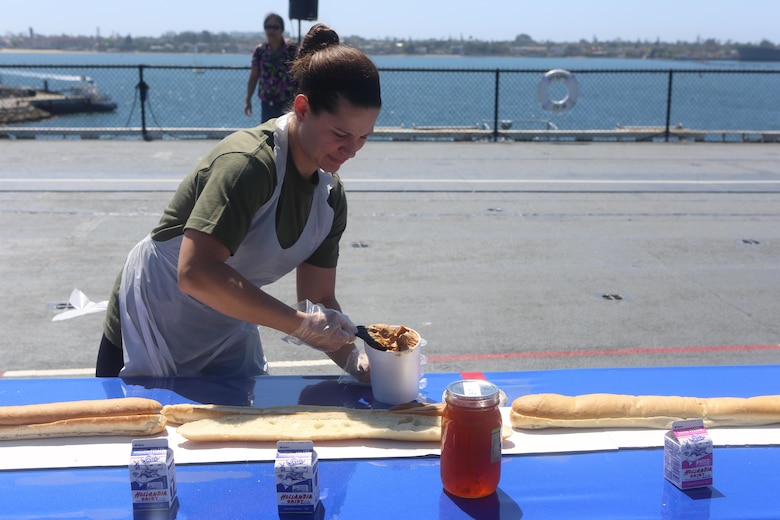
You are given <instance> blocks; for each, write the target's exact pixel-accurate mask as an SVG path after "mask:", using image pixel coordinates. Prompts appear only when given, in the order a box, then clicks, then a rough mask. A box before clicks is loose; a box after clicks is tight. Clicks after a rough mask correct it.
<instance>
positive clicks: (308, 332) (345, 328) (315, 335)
mask: <svg viewBox="0 0 780 520" xmlns="http://www.w3.org/2000/svg"><path fill="white" fill-rule="evenodd" d="M298 309H299V310H300V311H302V312H304V313H306V318H305V319H304V320H303V323H302V324H301V326H300V327H298V329H297V330H296V331H294V332H293V333H292V334H290V336H287V337H286V338H284V339H285V341H292V342H293V343H298V344H300V343H305V344H307V345H308V346H310V347H312V348H314V349H316V350H320V351H322V352H333V351H335V350H338V349H340V348H341V347H343V346H344V345H346V344H347V343H353V342H354V341H355V332H357V327H355V324H354V323H352V322H351V321H350V319H349V318H348V317H347V315H346V314H342V313H340V312H339V311H336V310H333V309H326V308H325V307H323V306H322V305H320V304H319V303H317V304H314V303H312V302H310V301H309V300H306V301H303V302H300V303H299V304H298Z"/></svg>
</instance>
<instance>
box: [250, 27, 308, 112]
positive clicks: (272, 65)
mask: <svg viewBox="0 0 780 520" xmlns="http://www.w3.org/2000/svg"><path fill="white" fill-rule="evenodd" d="M297 55H298V46H297V45H293V44H288V43H287V42H286V41H284V40H282V45H281V47H279V48H278V49H277V50H276V51H272V50H271V46H270V45H268V44H267V43H261V44H259V45H258V46H257V47H255V50H254V52H252V66H253V67H258V68H259V69H260V76H259V77H258V81H257V95H258V97H259V98H260V99H261V100H263V101H273V102H277V101H287V100H288V99H290V98H291V97H293V95H295V88H296V87H295V80H294V79H293V78H292V76H291V75H290V64H291V63H292V62H293V61H294V60H295V57H296V56H297Z"/></svg>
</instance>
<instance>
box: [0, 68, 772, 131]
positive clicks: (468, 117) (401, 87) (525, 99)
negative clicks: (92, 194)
mask: <svg viewBox="0 0 780 520" xmlns="http://www.w3.org/2000/svg"><path fill="white" fill-rule="evenodd" d="M248 73H249V68H248V67H224V66H219V67H215V66H205V67H200V66H148V65H123V66H122V65H112V66H98V65H93V66H80V65H72V66H61V65H58V66H45V65H43V66H42V65H35V66H26V65H0V135H2V136H5V137H9V138H46V137H49V138H53V137H81V138H145V139H166V138H220V137H223V136H224V135H226V134H228V133H230V132H232V131H234V130H236V129H239V128H245V127H249V126H254V125H256V124H258V123H259V122H260V121H259V114H260V102H259V100H258V99H257V97H256V96H255V97H254V103H253V104H254V115H253V116H252V117H247V116H246V115H245V114H244V99H245V96H246V81H247V77H248ZM380 75H381V78H382V97H383V108H382V112H381V115H380V117H379V120H378V121H377V126H376V133H375V134H374V135H373V137H372V138H373V139H388V140H390V139H392V140H515V141H529V140H587V141H594V140H647V141H655V140H682V139H685V140H694V141H762V142H765V141H780V71H775V70H721V69H718V70H706V69H701V70H700V69H693V70H685V69H670V70H659V69H652V70H619V69H616V70H588V69H582V70H569V71H547V70H504V69H411V68H380ZM84 86H88V87H89V89H84V88H83V87H84ZM74 87H80V88H81V90H79V89H78V88H74ZM96 91H97V92H99V94H100V95H102V96H106V97H107V98H108V99H107V100H106V99H103V102H104V105H100V104H99V103H98V102H97V101H95V102H94V103H92V104H90V103H89V101H88V100H85V99H83V98H85V97H88V95H87V92H89V93H90V94H89V95H90V96H91V95H95V93H96ZM79 92H80V93H81V94H80V95H81V98H82V99H81V102H82V103H81V107H80V108H81V111H77V110H76V109H75V108H73V107H74V106H77V103H78V102H79V99H78V95H79ZM101 99H102V98H101ZM47 100H48V101H49V103H48V104H47V103H46V101H47ZM52 100H54V101H52ZM57 100H59V101H57ZM68 100H69V101H68ZM66 103H70V104H71V108H73V113H62V112H57V110H62V108H61V107H62V106H65V104H66ZM58 104H59V106H60V109H57V105H58ZM111 105H113V107H112V108H111Z"/></svg>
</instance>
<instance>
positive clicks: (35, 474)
mask: <svg viewBox="0 0 780 520" xmlns="http://www.w3.org/2000/svg"><path fill="white" fill-rule="evenodd" d="M484 375H485V377H486V378H487V379H489V380H490V381H492V382H494V383H496V384H497V385H498V386H499V387H501V388H502V389H503V390H504V391H505V392H506V393H507V396H508V397H509V399H510V400H511V399H514V398H515V397H518V396H519V395H523V394H526V393H538V392H556V393H563V394H570V395H575V394H582V393H590V392H610V393H630V394H669V395H695V396H699V397H716V396H735V397H749V396H752V395H763V394H775V393H780V391H779V390H778V388H779V387H780V384H779V383H778V382H779V381H780V366H777V365H772V366H732V367H693V368H691V367H679V368H677V367H675V368H641V369H577V370H553V371H534V372H494V373H486V374H484ZM427 378H428V387H427V389H426V392H425V393H426V394H427V395H428V396H429V399H430V400H435V401H438V400H440V397H441V394H442V391H443V390H444V388H445V386H446V385H447V383H449V382H450V381H453V380H456V379H459V378H460V376H459V374H427ZM121 396H144V397H151V398H154V399H157V400H159V401H161V402H162V403H177V402H185V401H192V402H213V403H219V404H233V405H254V406H272V405H289V404H328V405H341V406H350V407H357V408H370V407H372V406H374V403H373V399H372V396H371V391H370V389H368V388H366V387H354V386H345V385H340V384H339V383H338V381H337V379H336V378H335V377H314V376H312V377H305V376H300V377H298V376H296V377H292V376H269V377H260V378H253V379H240V380H238V379H186V378H181V379H124V380H123V379H28V380H0V405H15V404H31V403H39V402H50V401H54V400H62V401H64V400H75V399H98V398H105V397H121ZM662 468H663V451H662V450H661V449H634V450H620V451H611V452H594V453H577V454H560V455H520V456H505V457H504V459H503V463H502V477H501V483H500V487H499V491H498V492H497V493H496V494H495V495H494V496H491V497H488V498H485V499H480V500H470V501H469V500H463V499H456V498H453V497H450V496H448V495H446V494H445V493H443V491H442V488H441V481H440V479H439V461H438V459H437V458H407V459H376V460H366V459H361V460H339V461H334V460H324V461H321V462H320V481H321V489H322V505H323V510H321V511H320V513H321V516H322V517H324V518H333V517H338V518H339V519H351V518H360V519H367V518H372V519H373V518H425V519H430V518H439V519H447V520H450V519H460V518H464V519H466V518H480V519H482V518H484V519H499V518H500V519H520V518H524V519H533V518H566V519H571V518H578V519H581V518H594V519H596V518H598V519H603V518H620V519H634V518H637V519H638V518H662V519H666V518H670V519H671V518H682V519H686V520H697V519H721V518H733V519H746V518H749V519H761V518H766V519H770V518H771V519H777V518H780V501H778V500H777V498H776V496H777V493H778V489H780V447H738V448H716V450H715V467H714V469H715V471H714V485H713V486H712V488H707V489H704V490H700V491H696V492H688V493H683V492H681V491H680V490H678V489H676V488H675V487H674V486H672V485H671V484H669V483H668V482H666V481H665V480H664V478H663V470H662ZM176 474H177V480H178V495H179V506H180V507H179V510H178V515H177V518H179V519H195V518H198V519H200V518H208V519H221V518H227V519H239V518H252V519H260V518H279V516H278V514H277V511H276V505H275V504H276V503H275V496H274V486H273V485H272V482H273V464H272V463H270V462H263V463H254V462H253V463H225V464H198V465H177V467H176ZM0 496H2V497H3V498H2V508H0V519H6V518H101V519H120V518H132V517H133V515H132V508H131V504H130V491H129V485H128V472H127V469H126V468H78V469H68V470H62V469H60V470H23V471H3V472H0Z"/></svg>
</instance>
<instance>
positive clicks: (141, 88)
mask: <svg viewBox="0 0 780 520" xmlns="http://www.w3.org/2000/svg"><path fill="white" fill-rule="evenodd" d="M138 92H139V96H140V98H141V135H142V136H143V138H144V141H151V138H150V137H149V134H147V133H146V96H147V94H148V92H149V85H147V84H146V82H145V81H144V66H143V65H139V66H138Z"/></svg>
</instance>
